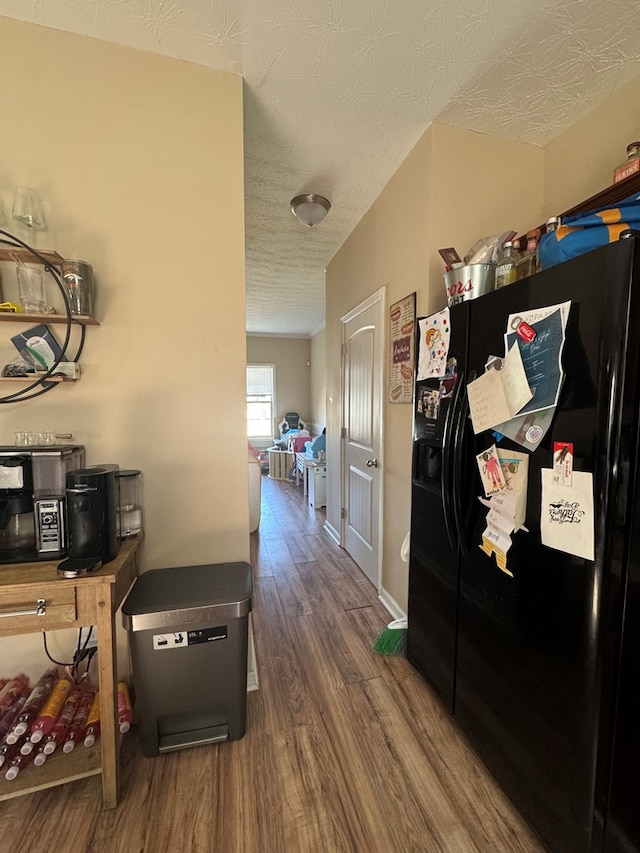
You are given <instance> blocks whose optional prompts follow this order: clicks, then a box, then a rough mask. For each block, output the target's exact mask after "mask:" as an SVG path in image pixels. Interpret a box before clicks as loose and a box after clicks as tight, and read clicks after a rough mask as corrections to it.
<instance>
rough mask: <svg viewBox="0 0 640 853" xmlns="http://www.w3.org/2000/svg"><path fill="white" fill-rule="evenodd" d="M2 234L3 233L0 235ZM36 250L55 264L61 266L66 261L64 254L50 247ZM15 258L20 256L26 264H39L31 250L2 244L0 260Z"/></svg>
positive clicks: (0, 246) (46, 259)
mask: <svg viewBox="0 0 640 853" xmlns="http://www.w3.org/2000/svg"><path fill="white" fill-rule="evenodd" d="M0 236H2V235H0ZM36 252H37V253H38V254H39V255H42V257H43V258H44V259H45V261H47V262H48V263H50V264H52V265H53V266H56V267H59V266H60V264H61V263H62V262H63V261H64V258H63V257H62V255H59V254H58V253H57V252H53V251H51V250H50V249H36ZM15 258H20V260H21V261H23V262H24V263H25V264H37V263H38V261H37V259H36V258H34V257H33V255H32V254H31V252H28V251H27V250H26V249H18V248H17V247H15V246H5V245H2V244H0V261H13V260H14V259H15Z"/></svg>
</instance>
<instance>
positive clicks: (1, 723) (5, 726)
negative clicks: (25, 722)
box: [0, 691, 27, 740]
mask: <svg viewBox="0 0 640 853" xmlns="http://www.w3.org/2000/svg"><path fill="white" fill-rule="evenodd" d="M26 701H27V693H26V691H25V692H24V693H23V694H22V696H18V698H17V699H16V701H15V702H14V703H13V705H12V706H11V707H10V708H9V710H8V711H7V712H6V714H5V715H4V716H3V718H2V719H1V720H0V740H2V739H3V738H4V737H5V736H6V734H7V732H9V731H11V728H12V726H13V724H14V723H15V721H16V719H17V717H18V715H19V714H20V712H21V711H22V709H23V708H24V703H25V702H26Z"/></svg>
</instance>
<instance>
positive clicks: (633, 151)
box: [613, 142, 640, 184]
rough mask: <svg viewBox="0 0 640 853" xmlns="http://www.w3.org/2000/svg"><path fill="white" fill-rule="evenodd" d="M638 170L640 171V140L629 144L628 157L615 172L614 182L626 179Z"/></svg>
mask: <svg viewBox="0 0 640 853" xmlns="http://www.w3.org/2000/svg"><path fill="white" fill-rule="evenodd" d="M636 172H640V142H630V143H629V145H627V159H626V160H625V161H624V162H623V163H620V165H619V166H618V167H617V169H616V170H615V171H614V173H613V183H614V184H617V183H619V182H620V181H624V179H625V178H629V177H631V175H635V173H636Z"/></svg>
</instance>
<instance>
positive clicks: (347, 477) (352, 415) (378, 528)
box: [340, 288, 384, 590]
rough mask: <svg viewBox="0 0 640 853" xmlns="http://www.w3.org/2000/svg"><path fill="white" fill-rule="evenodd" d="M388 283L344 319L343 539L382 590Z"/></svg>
mask: <svg viewBox="0 0 640 853" xmlns="http://www.w3.org/2000/svg"><path fill="white" fill-rule="evenodd" d="M383 311H384V288H380V290H378V291H376V293H374V294H372V295H371V296H370V297H369V298H368V299H366V300H365V301H364V302H362V303H361V304H360V305H358V306H357V308H354V309H353V310H352V311H350V312H349V313H348V314H345V316H344V317H341V319H340V322H341V324H342V422H341V436H342V440H341V454H342V460H341V469H340V470H341V480H342V513H341V515H342V530H341V541H342V543H343V545H344V548H345V549H346V551H347V552H348V553H349V554H350V556H351V557H352V558H353V560H354V561H355V562H356V563H357V564H358V566H359V567H360V569H361V570H362V571H363V572H364V574H365V575H366V576H367V578H368V579H369V580H370V581H371V583H372V584H374V586H375V587H376V589H377V590H380V584H381V568H382V556H381V555H382V535H381V534H382V471H383V467H382V462H383V459H382V415H383V402H382V376H383V346H382V336H383V335H382V332H383V328H384V327H383Z"/></svg>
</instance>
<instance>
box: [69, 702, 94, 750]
mask: <svg viewBox="0 0 640 853" xmlns="http://www.w3.org/2000/svg"><path fill="white" fill-rule="evenodd" d="M94 695H95V693H94V691H93V690H85V691H83V693H82V696H81V697H80V699H79V701H78V705H77V707H76V712H75V714H74V716H73V720H72V722H71V725H70V726H69V731H68V732H67V736H66V738H65V741H64V744H63V745H62V751H63V752H73V750H74V749H75V745H76V743H77V742H78V741H79V740H82V737H83V735H84V728H85V725H86V722H87V717H88V716H89V711H90V710H91V705H92V704H93V697H94Z"/></svg>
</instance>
